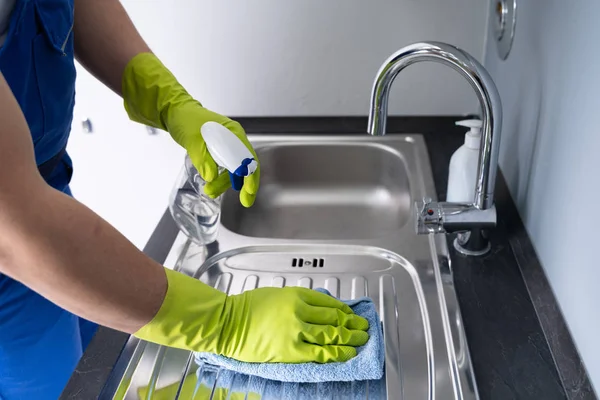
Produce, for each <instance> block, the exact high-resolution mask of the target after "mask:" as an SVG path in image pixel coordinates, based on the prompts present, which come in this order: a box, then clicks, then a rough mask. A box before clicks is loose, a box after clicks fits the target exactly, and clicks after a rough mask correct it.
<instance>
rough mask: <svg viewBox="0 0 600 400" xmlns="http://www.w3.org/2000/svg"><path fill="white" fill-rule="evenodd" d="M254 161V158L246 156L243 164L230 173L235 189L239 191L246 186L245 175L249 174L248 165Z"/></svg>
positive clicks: (232, 185)
mask: <svg viewBox="0 0 600 400" xmlns="http://www.w3.org/2000/svg"><path fill="white" fill-rule="evenodd" d="M252 161H254V158H244V159H243V160H242V164H241V165H240V166H239V167H238V168H237V169H236V170H235V171H234V172H233V173H232V172H230V173H229V180H230V181H231V187H232V188H233V190H235V191H237V192H239V191H240V190H241V189H242V186H244V177H245V176H248V165H250V163H251V162H252Z"/></svg>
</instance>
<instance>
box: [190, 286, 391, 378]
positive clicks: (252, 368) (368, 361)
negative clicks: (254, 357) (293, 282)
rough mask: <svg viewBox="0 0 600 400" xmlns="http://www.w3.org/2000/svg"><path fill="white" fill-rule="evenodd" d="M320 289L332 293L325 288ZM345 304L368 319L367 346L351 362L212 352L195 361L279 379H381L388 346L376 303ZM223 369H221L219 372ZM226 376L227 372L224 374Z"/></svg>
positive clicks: (200, 363)
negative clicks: (268, 359) (263, 359)
mask: <svg viewBox="0 0 600 400" xmlns="http://www.w3.org/2000/svg"><path fill="white" fill-rule="evenodd" d="M317 290H318V291H320V292H322V293H325V294H327V295H330V296H331V293H329V292H328V291H327V290H326V289H320V288H319V289H317ZM344 303H346V304H348V305H349V306H350V308H352V310H353V311H354V313H355V314H357V315H360V316H362V317H363V318H365V319H366V320H367V321H368V322H369V329H368V331H367V332H368V334H369V340H368V341H367V343H366V344H365V345H364V346H360V347H357V348H356V352H357V355H356V357H354V358H352V359H351V360H349V361H345V362H336V363H326V364H319V363H301V364H287V363H248V362H242V361H237V360H234V359H231V358H228V357H224V356H220V355H216V354H212V353H195V360H196V363H197V364H199V365H204V364H209V365H213V366H218V367H222V368H224V369H226V370H229V371H232V372H237V373H241V374H245V375H251V376H254V377H260V378H264V379H269V380H274V381H280V382H295V383H299V382H313V383H314V382H354V381H368V380H378V379H381V378H382V376H383V363H384V353H385V349H384V343H383V332H382V329H381V323H380V321H379V317H378V315H377V310H376V308H375V304H374V303H373V301H372V300H371V299H370V298H368V297H361V298H359V299H355V300H345V301H344ZM199 371H200V369H199ZM224 372H225V371H222V370H221V372H220V373H224ZM226 375H227V373H225V374H224V375H223V376H226ZM219 386H221V384H220V383H219ZM225 387H226V386H225Z"/></svg>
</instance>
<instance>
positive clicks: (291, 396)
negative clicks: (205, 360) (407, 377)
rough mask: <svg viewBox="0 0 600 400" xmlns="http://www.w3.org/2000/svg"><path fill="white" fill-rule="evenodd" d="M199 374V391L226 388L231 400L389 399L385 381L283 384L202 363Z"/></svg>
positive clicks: (197, 372)
mask: <svg viewBox="0 0 600 400" xmlns="http://www.w3.org/2000/svg"><path fill="white" fill-rule="evenodd" d="M196 374H197V375H198V382H197V384H196V390H198V388H199V386H200V385H204V386H206V387H208V388H215V390H216V389H219V388H222V389H226V390H227V396H228V397H227V399H228V400H229V399H230V398H231V399H237V398H240V399H242V398H244V399H247V400H300V399H311V400H325V399H327V400H331V399H369V400H384V399H386V398H387V397H386V394H385V393H386V389H385V378H381V379H379V380H369V381H352V382H319V383H306V382H304V383H297V382H296V383H294V382H279V381H274V380H267V379H263V378H259V377H257V376H252V375H244V374H240V373H238V372H233V371H230V370H226V369H223V368H220V367H215V366H213V365H210V364H200V366H199V368H198V371H196ZM246 394H247V395H246ZM193 397H194V398H195V396H193Z"/></svg>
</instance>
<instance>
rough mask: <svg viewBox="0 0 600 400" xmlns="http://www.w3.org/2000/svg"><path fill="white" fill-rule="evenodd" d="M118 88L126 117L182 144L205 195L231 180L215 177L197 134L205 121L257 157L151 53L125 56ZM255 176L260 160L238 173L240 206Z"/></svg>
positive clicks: (251, 192) (248, 202)
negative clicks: (224, 130)
mask: <svg viewBox="0 0 600 400" xmlns="http://www.w3.org/2000/svg"><path fill="white" fill-rule="evenodd" d="M122 92H123V101H124V104H125V110H127V114H128V115H129V118H130V119H131V120H133V121H136V122H139V123H142V124H145V125H148V126H152V127H155V128H159V129H163V130H165V131H167V132H169V134H170V135H171V137H172V138H173V139H174V140H175V141H176V142H177V143H179V144H180V145H181V146H182V147H183V148H184V149H186V151H187V152H188V154H189V156H190V159H191V160H192V163H193V164H194V166H195V167H196V169H197V170H198V172H199V173H200V176H201V177H202V179H204V180H205V181H206V182H208V184H207V185H206V186H205V187H204V191H205V192H206V194H207V195H209V196H210V197H213V198H215V197H218V196H219V195H221V194H222V193H223V192H225V191H226V190H227V189H228V188H229V187H231V182H230V180H229V174H228V173H227V171H225V172H223V173H222V174H221V175H219V176H217V174H218V169H217V164H216V163H215V161H214V160H213V158H212V157H211V155H210V153H209V152H208V150H207V148H206V143H205V142H204V139H202V135H201V134H200V127H201V126H202V125H204V123H205V122H208V121H214V122H218V123H220V124H221V125H224V126H225V127H226V128H228V129H229V130H230V131H232V132H233V133H234V134H235V135H236V136H237V137H238V138H240V139H241V140H242V142H244V144H245V145H246V147H248V149H249V150H250V152H251V153H252V155H253V156H254V158H255V160H257V162H258V157H257V156H256V152H255V151H254V149H253V148H252V145H251V144H250V141H249V140H248V137H247V136H246V133H245V132H244V129H243V128H242V126H241V125H240V124H239V123H238V122H236V121H233V120H231V119H229V118H227V117H225V116H223V115H220V114H217V113H214V112H212V111H210V110H207V109H206V108H204V107H203V106H202V104H200V103H199V102H198V101H196V100H194V99H193V98H192V96H190V95H189V94H188V92H187V91H186V90H185V89H184V88H183V86H181V85H180V84H179V82H177V79H175V77H174V76H173V74H172V73H171V72H170V71H169V70H168V69H167V68H166V67H165V66H164V65H163V64H162V63H161V62H160V60H159V59H158V58H157V57H156V56H155V55H154V54H152V53H140V54H138V55H136V56H135V57H133V58H132V59H131V60H130V61H129V63H128V64H127V66H126V67H125V71H124V72H123V81H122ZM259 181H260V163H259V165H258V168H257V169H256V172H254V174H252V175H250V176H248V177H246V178H244V186H243V187H242V189H241V191H240V202H241V203H242V205H244V206H245V207H250V206H252V204H254V200H255V199H256V192H257V191H258V187H259Z"/></svg>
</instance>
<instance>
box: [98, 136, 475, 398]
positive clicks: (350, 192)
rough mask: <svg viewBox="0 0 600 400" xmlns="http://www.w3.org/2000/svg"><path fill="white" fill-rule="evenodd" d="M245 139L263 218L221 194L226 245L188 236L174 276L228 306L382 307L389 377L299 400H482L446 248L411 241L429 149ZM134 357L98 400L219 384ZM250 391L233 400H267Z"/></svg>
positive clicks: (173, 358) (183, 356)
mask: <svg viewBox="0 0 600 400" xmlns="http://www.w3.org/2000/svg"><path fill="white" fill-rule="evenodd" d="M250 139H251V141H252V143H253V145H254V147H255V149H256V151H257V154H258V157H259V160H260V162H261V170H262V171H261V172H262V175H261V189H260V191H259V193H258V197H257V199H256V203H255V205H254V206H253V207H251V208H248V209H247V208H244V207H242V206H241V205H240V204H239V200H238V197H237V193H235V192H231V191H230V192H228V193H226V194H225V195H224V197H223V203H222V212H221V218H220V226H219V234H218V239H217V241H216V242H215V243H213V244H212V245H209V246H207V247H200V246H197V245H195V244H194V243H192V242H191V241H189V240H187V238H186V237H185V236H184V235H183V234H180V235H179V236H178V239H177V240H176V242H175V244H174V245H173V249H172V251H171V253H172V254H171V255H170V257H169V259H168V260H167V263H166V264H167V266H169V267H173V268H175V269H177V270H180V271H182V272H184V273H187V274H190V275H192V276H195V277H197V278H198V279H200V280H202V281H203V282H205V283H207V284H209V285H212V286H214V287H217V288H218V289H220V290H222V291H224V292H227V293H230V294H236V293H240V292H242V291H244V290H249V289H254V288H257V287H263V286H278V287H283V286H304V287H309V288H318V287H324V288H326V289H328V290H329V291H330V292H331V293H332V294H333V295H335V296H337V297H340V298H342V299H352V298H357V297H361V296H369V297H371V298H372V299H373V301H374V302H375V303H376V305H377V307H378V311H379V316H380V319H381V324H382V329H383V333H384V340H385V375H384V377H383V378H382V379H381V380H380V381H372V382H368V383H367V385H366V389H365V385H358V384H356V383H352V382H347V383H341V382H340V383H336V384H335V385H337V386H336V389H335V390H333V391H331V390H327V391H324V390H322V386H323V385H324V384H314V383H313V384H305V385H299V386H298V393H297V395H296V396H295V399H304V398H306V399H308V398H310V399H319V398H321V397H320V393H325V392H327V393H329V396H331V394H332V393H333V396H338V397H334V398H343V399H346V398H352V399H367V398H380V399H396V400H400V399H410V400H413V399H444V400H446V399H474V398H477V390H476V386H475V380H474V376H473V371H472V365H471V361H470V357H469V353H468V348H467V344H466V341H465V335H464V331H463V328H462V323H461V317H460V312H459V309H458V304H457V299H456V293H455V291H454V287H453V283H452V276H451V271H450V264H449V257H448V249H447V245H446V239H445V238H444V237H443V236H442V235H417V234H416V233H415V223H416V222H415V218H416V217H415V210H414V203H415V201H416V200H419V199H422V198H424V197H430V198H433V199H434V200H435V193H436V191H435V187H434V184H433V177H432V172H431V168H430V163H429V158H428V154H427V148H426V145H425V142H424V140H423V137H422V136H421V135H418V134H415V135H389V136H383V137H369V136H366V135H364V136H363V135H335V136H326V135H305V136H303V135H280V136H276V135H255V136H251V137H250ZM168 264H171V265H168ZM128 346H129V347H130V349H132V351H130V352H124V354H123V355H122V357H121V358H122V359H121V360H119V362H120V363H121V364H122V365H124V367H123V368H122V373H119V374H113V376H112V377H111V380H112V382H111V385H109V386H110V387H111V388H112V389H111V390H108V389H107V390H105V391H104V392H103V395H102V398H111V399H117V398H118V399H122V398H125V399H139V398H142V399H146V398H147V399H151V398H158V397H156V396H158V395H159V394H161V393H162V394H164V393H167V392H168V394H167V395H166V397H160V398H173V399H175V398H180V399H186V400H187V399H189V398H202V399H204V398H210V397H211V396H210V394H209V395H207V396H205V397H197V396H198V395H196V397H193V396H190V394H189V389H186V385H188V386H189V385H190V383H189V382H188V381H189V380H193V379H195V377H196V376H197V377H198V380H199V382H196V383H194V385H198V384H200V383H202V382H214V381H215V379H214V378H215V377H216V378H217V379H216V381H217V383H218V373H219V371H218V370H217V369H215V368H210V367H200V368H201V370H200V371H198V370H197V369H198V368H199V367H198V366H196V365H195V363H194V362H193V358H192V357H191V353H189V352H186V351H183V350H178V349H171V348H164V347H160V346H157V345H154V344H151V343H146V342H143V341H139V340H137V339H135V338H131V339H130V342H129V343H128ZM251 379H253V378H251ZM207 384H208V383H207ZM247 384H248V382H245V383H244V382H239V385H238V387H236V388H230V392H231V393H233V392H236V394H237V395H241V397H239V398H248V399H259V398H261V399H265V400H266V397H264V396H263V394H261V393H245V391H244V387H245V385H247ZM210 386H212V383H211V384H209V387H210ZM252 386H253V387H255V385H252ZM186 390H187V391H186ZM169 391H170V392H169ZM209 393H210V391H209ZM230 398H232V399H234V398H237V397H234V396H231V397H230ZM327 398H331V397H327Z"/></svg>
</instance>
